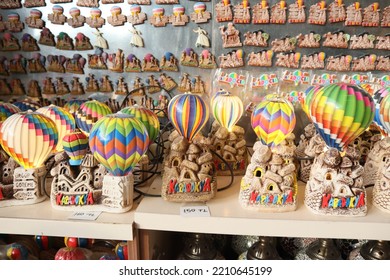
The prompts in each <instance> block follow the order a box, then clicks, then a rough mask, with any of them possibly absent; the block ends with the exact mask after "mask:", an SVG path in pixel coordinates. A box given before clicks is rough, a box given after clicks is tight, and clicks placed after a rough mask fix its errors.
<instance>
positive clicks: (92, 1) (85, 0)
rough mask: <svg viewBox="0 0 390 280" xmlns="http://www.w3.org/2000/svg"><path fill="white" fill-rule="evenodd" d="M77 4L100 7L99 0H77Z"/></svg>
mask: <svg viewBox="0 0 390 280" xmlns="http://www.w3.org/2000/svg"><path fill="white" fill-rule="evenodd" d="M76 5H77V6H80V7H89V8H97V7H99V0H77V3H76Z"/></svg>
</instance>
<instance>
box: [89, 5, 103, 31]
mask: <svg viewBox="0 0 390 280" xmlns="http://www.w3.org/2000/svg"><path fill="white" fill-rule="evenodd" d="M90 15H91V16H90V17H87V18H86V20H85V22H86V23H87V24H88V25H89V26H90V27H92V28H101V27H102V26H103V25H104V22H105V19H104V18H102V17H101V15H102V11H101V10H100V9H98V8H92V9H91V11H90Z"/></svg>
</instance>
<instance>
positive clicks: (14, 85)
mask: <svg viewBox="0 0 390 280" xmlns="http://www.w3.org/2000/svg"><path fill="white" fill-rule="evenodd" d="M11 89H12V94H13V95H19V96H23V95H26V91H25V90H24V86H23V83H22V81H21V80H20V79H12V80H11Z"/></svg>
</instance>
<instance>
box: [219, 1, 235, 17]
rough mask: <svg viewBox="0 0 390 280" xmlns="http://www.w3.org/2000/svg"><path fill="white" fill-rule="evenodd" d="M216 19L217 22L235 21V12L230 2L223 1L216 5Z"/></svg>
mask: <svg viewBox="0 0 390 280" xmlns="http://www.w3.org/2000/svg"><path fill="white" fill-rule="evenodd" d="M215 19H216V20H217V22H224V21H231V20H233V11H232V5H231V4H230V0H221V2H219V3H217V4H215Z"/></svg>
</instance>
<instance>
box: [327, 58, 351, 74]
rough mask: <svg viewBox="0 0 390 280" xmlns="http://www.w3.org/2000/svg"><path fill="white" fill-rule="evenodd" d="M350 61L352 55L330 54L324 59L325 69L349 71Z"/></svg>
mask: <svg viewBox="0 0 390 280" xmlns="http://www.w3.org/2000/svg"><path fill="white" fill-rule="evenodd" d="M351 61H352V56H350V55H338V56H330V57H329V58H327V59H326V70H329V71H340V72H345V71H350V70H351Z"/></svg>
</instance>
